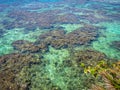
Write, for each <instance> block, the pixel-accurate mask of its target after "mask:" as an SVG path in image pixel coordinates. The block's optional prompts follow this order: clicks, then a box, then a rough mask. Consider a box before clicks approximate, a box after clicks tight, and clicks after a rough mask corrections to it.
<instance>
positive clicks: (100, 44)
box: [92, 22, 120, 59]
mask: <svg viewBox="0 0 120 90" xmlns="http://www.w3.org/2000/svg"><path fill="white" fill-rule="evenodd" d="M101 25H102V26H104V27H106V28H107V29H106V30H105V31H102V34H103V36H101V37H99V38H98V41H95V42H93V44H92V45H93V48H94V49H95V50H98V51H100V52H103V53H105V54H106V55H107V56H108V57H110V58H117V59H120V52H119V51H118V50H116V49H115V48H113V47H111V43H112V42H113V41H120V24H119V22H112V23H108V22H106V23H101Z"/></svg>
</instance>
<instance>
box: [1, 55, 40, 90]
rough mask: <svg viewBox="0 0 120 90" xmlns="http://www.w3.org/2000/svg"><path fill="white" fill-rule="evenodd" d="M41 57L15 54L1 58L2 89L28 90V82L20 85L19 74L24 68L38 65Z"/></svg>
mask: <svg viewBox="0 0 120 90" xmlns="http://www.w3.org/2000/svg"><path fill="white" fill-rule="evenodd" d="M39 58H40V57H36V56H35V55H32V54H19V53H13V54H8V55H5V56H1V57H0V67H1V68H0V77H1V79H0V89H2V90H7V89H9V90H26V89H27V85H28V84H29V83H27V81H26V82H25V83H23V84H21V83H19V82H18V80H17V79H19V77H17V74H19V73H20V71H21V70H22V68H24V67H26V66H28V67H29V66H31V65H32V64H37V63H39V62H40V60H39Z"/></svg>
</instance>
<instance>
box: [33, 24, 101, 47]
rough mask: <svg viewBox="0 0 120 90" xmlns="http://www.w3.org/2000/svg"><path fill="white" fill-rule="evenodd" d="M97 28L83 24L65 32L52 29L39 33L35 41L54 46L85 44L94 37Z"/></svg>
mask: <svg viewBox="0 0 120 90" xmlns="http://www.w3.org/2000/svg"><path fill="white" fill-rule="evenodd" d="M98 29H99V28H98V27H95V26H92V25H85V26H84V27H81V28H79V29H77V30H74V31H72V32H70V33H67V34H66V33H65V32H64V31H63V30H53V31H49V32H47V33H45V34H42V35H40V36H39V38H38V40H37V41H36V42H35V43H36V44H39V43H41V42H44V43H45V44H47V45H51V46H53V47H54V48H61V47H63V48H64V47H69V46H74V45H83V44H84V45H85V44H88V43H90V42H91V41H93V40H95V39H96V37H97V36H98Z"/></svg>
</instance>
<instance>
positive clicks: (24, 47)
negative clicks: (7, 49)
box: [12, 40, 47, 53]
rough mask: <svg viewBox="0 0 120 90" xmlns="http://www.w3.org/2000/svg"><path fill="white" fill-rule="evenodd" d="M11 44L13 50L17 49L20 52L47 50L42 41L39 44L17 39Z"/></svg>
mask: <svg viewBox="0 0 120 90" xmlns="http://www.w3.org/2000/svg"><path fill="white" fill-rule="evenodd" d="M12 46H13V47H14V49H15V50H18V51H20V52H22V53H25V52H31V53H35V52H36V53H37V52H38V51H40V50H44V51H46V50H47V46H46V45H45V44H44V43H41V44H39V45H34V43H32V42H29V41H26V40H17V41H14V42H13V43H12Z"/></svg>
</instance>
